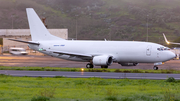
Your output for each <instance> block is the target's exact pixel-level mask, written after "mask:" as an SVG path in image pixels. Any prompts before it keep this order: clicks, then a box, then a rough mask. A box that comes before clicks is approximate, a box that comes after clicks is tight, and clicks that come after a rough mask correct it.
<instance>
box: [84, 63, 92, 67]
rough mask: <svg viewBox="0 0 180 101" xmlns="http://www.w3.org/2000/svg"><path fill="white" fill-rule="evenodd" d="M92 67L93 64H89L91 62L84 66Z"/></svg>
mask: <svg viewBox="0 0 180 101" xmlns="http://www.w3.org/2000/svg"><path fill="white" fill-rule="evenodd" d="M93 67H94V65H93V64H91V63H88V64H87V65H86V68H93Z"/></svg>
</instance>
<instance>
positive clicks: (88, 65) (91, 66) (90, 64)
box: [86, 63, 108, 68]
mask: <svg viewBox="0 0 180 101" xmlns="http://www.w3.org/2000/svg"><path fill="white" fill-rule="evenodd" d="M86 68H94V65H93V64H92V63H88V64H87V65H86ZM101 68H108V66H101Z"/></svg>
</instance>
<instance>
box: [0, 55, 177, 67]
mask: <svg viewBox="0 0 180 101" xmlns="http://www.w3.org/2000/svg"><path fill="white" fill-rule="evenodd" d="M86 64H87V62H75V61H68V60H63V59H58V58H54V57H50V56H31V55H26V56H12V55H1V56H0V65H1V66H20V67H24V66H31V67H37V66H38V67H71V68H78V67H79V68H86ZM158 67H159V69H174V70H180V60H171V61H168V62H165V64H163V65H160V66H158ZM94 68H100V66H95V67H94ZM109 68H117V69H144V70H145V69H153V63H140V64H138V65H137V66H121V65H119V64H118V63H113V64H112V65H111V66H109Z"/></svg>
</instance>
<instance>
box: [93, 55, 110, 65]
mask: <svg viewBox="0 0 180 101" xmlns="http://www.w3.org/2000/svg"><path fill="white" fill-rule="evenodd" d="M92 61H93V64H94V65H96V66H109V65H111V64H112V62H113V59H112V56H107V55H103V56H95V57H94V58H93V60H92Z"/></svg>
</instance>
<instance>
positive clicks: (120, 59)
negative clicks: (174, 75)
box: [10, 8, 175, 70]
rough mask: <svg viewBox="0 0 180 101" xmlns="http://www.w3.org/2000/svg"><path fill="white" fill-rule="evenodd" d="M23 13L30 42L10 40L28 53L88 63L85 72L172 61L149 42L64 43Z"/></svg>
mask: <svg viewBox="0 0 180 101" xmlns="http://www.w3.org/2000/svg"><path fill="white" fill-rule="evenodd" d="M26 11H27V16H28V21H29V27H30V32H31V38H32V41H22V40H16V39H10V40H12V41H18V42H23V43H28V44H29V47H30V48H31V49H33V50H36V51H39V52H41V53H44V54H47V55H50V56H53V57H57V58H61V59H66V60H72V61H81V62H89V63H88V64H87V65H86V67H87V68H93V67H94V65H96V66H101V68H108V66H110V65H111V64H112V63H113V62H114V63H119V64H121V65H122V66H136V65H137V64H138V63H154V68H153V69H154V70H157V69H158V67H157V65H160V64H162V62H165V61H168V60H171V59H173V58H174V57H175V54H174V53H173V52H171V51H169V50H167V49H168V48H166V47H164V46H162V45H159V44H155V43H150V42H135V41H106V40H105V41H79V40H64V39H62V38H59V37H56V36H53V35H51V34H50V33H49V32H48V30H47V29H46V28H45V26H44V24H43V23H42V21H41V20H40V18H39V17H38V15H37V14H36V12H35V11H34V9H33V8H27V9H26Z"/></svg>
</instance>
